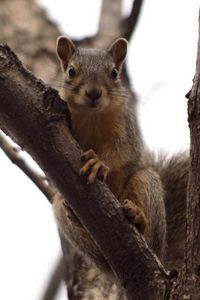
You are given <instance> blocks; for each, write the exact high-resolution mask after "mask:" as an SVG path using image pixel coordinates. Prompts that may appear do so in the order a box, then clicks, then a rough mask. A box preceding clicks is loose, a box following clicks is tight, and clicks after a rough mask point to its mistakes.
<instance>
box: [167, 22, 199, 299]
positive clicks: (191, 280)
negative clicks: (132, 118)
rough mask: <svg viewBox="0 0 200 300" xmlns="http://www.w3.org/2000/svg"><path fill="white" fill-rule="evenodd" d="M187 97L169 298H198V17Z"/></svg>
mask: <svg viewBox="0 0 200 300" xmlns="http://www.w3.org/2000/svg"><path fill="white" fill-rule="evenodd" d="M186 97H188V98H189V100H188V121H189V127H190V141H191V143H190V160H191V163H190V172H189V182H188V194H187V218H186V243H185V264H184V267H183V270H182V272H181V274H180V276H179V278H178V280H177V282H174V287H173V290H172V292H171V296H170V299H173V300H174V299H176V300H177V299H180V300H181V299H192V300H199V299H200V288H199V287H200V217H199V216H200V131H199V128H200V17H199V40H198V49H197V60H196V72H195V76H194V80H193V86H192V90H191V91H190V92H189V93H188V94H187V95H186Z"/></svg>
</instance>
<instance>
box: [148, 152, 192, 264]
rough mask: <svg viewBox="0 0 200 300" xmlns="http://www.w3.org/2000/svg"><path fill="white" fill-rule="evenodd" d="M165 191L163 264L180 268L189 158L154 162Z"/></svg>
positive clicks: (175, 157) (183, 238) (163, 159)
mask: <svg viewBox="0 0 200 300" xmlns="http://www.w3.org/2000/svg"><path fill="white" fill-rule="evenodd" d="M154 167H155V168H156V170H157V172H158V173H159V174H160V177H161V180H162V182H163V186H164V189H165V193H166V194H165V205H166V218H167V249H166V260H165V264H166V266H167V267H168V268H169V269H174V268H178V269H179V268H180V266H181V265H182V263H183V257H184V243H185V221H186V193H187V181H188V172H189V156H188V155H186V154H185V153H184V154H177V155H175V156H173V157H172V158H170V159H167V158H165V157H163V156H162V157H161V158H159V159H157V160H154Z"/></svg>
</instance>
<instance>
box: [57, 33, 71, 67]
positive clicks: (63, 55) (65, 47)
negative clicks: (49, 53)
mask: <svg viewBox="0 0 200 300" xmlns="http://www.w3.org/2000/svg"><path fill="white" fill-rule="evenodd" d="M75 50H76V46H75V45H74V43H73V42H72V41H71V40H70V39H68V38H67V37H65V36H59V37H58V38H57V43H56V51H57V55H58V58H59V59H60V60H61V62H62V64H64V65H67V64H68V62H69V59H70V57H71V56H72V54H73V53H74V51H75Z"/></svg>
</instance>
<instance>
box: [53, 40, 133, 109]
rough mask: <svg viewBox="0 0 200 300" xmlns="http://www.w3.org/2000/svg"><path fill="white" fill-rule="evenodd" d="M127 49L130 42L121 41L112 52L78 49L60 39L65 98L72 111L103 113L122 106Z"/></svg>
mask: <svg viewBox="0 0 200 300" xmlns="http://www.w3.org/2000/svg"><path fill="white" fill-rule="evenodd" d="M127 45H128V42H127V40H126V39H124V38H119V39H117V40H116V41H115V42H114V43H113V44H112V45H111V46H110V47H109V48H108V49H90V48H78V47H76V46H75V45H74V43H73V42H72V41H71V40H70V39H69V38H66V37H63V36H61V37H59V38H58V39H57V55H58V58H59V60H60V62H61V66H62V69H63V72H64V75H65V79H64V86H63V92H64V93H63V96H64V99H65V100H66V101H67V102H68V104H69V107H70V109H72V110H77V111H79V112H80V111H88V112H100V111H103V110H105V109H112V108H113V107H116V106H117V105H120V104H121V103H122V101H123V100H124V97H123V95H124V92H123V93H122V92H121V88H122V84H121V80H120V73H121V68H122V65H123V62H124V60H125V57H126V53H127ZM120 92H121V94H120Z"/></svg>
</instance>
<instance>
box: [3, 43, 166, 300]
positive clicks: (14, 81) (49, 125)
mask: <svg viewBox="0 0 200 300" xmlns="http://www.w3.org/2000/svg"><path fill="white" fill-rule="evenodd" d="M0 74H1V76H0V90H1V93H0V111H1V119H0V127H1V129H2V130H3V131H4V132H5V133H6V134H8V135H9V136H10V137H11V138H12V139H13V140H14V141H15V142H17V143H18V144H19V145H21V146H22V145H23V148H24V149H25V150H26V151H27V152H28V153H29V154H30V155H31V156H32V157H33V158H34V159H35V160H36V162H38V164H39V166H40V167H41V168H42V170H44V172H45V174H47V175H48V177H49V178H50V179H51V180H52V182H53V183H54V184H55V186H56V187H57V189H58V190H59V191H60V192H61V194H62V195H63V196H64V197H65V199H67V201H68V202H69V205H70V206H71V207H72V209H73V210H74V212H75V214H76V215H77V217H78V218H79V220H80V221H81V222H82V224H83V225H84V226H85V227H86V228H87V230H88V231H89V233H90V234H91V236H92V237H93V239H94V240H95V241H96V242H97V244H98V246H99V247H100V249H101V251H102V253H103V254H104V256H105V257H106V259H107V260H108V262H109V264H110V266H111V268H112V269H113V271H114V273H115V274H116V276H117V278H118V279H119V281H120V283H121V285H122V287H124V289H125V291H126V294H127V297H128V299H133V295H134V296H135V299H143V298H145V299H162V298H163V297H164V293H165V285H166V283H167V278H168V274H167V273H165V271H164V269H163V267H162V266H161V265H160V263H159V262H158V261H157V259H156V258H155V256H154V255H153V254H152V252H151V251H150V250H149V249H148V247H147V245H146V243H145V242H144V240H143V239H142V238H141V236H140V235H139V234H138V233H137V231H136V230H134V228H131V226H130V225H129V223H128V222H127V220H126V218H125V216H124V214H123V210H122V208H121V206H120V204H119V202H118V201H117V200H116V199H115V197H114V196H113V195H112V194H111V192H110V191H109V189H108V188H107V186H106V185H105V184H103V183H101V182H97V183H95V184H94V185H93V186H89V185H87V184H86V182H85V180H84V179H82V178H80V175H79V170H80V167H81V160H80V157H81V149H80V148H79V147H78V145H77V143H76V142H75V141H74V139H73V138H72V136H71V134H70V132H69V129H68V126H67V125H68V123H67V122H66V119H67V120H68V118H69V117H68V113H67V112H68V110H67V108H66V106H65V105H64V103H62V100H61V99H60V98H59V96H58V94H57V92H56V91H55V90H53V89H51V88H47V87H45V86H44V85H43V84H42V82H40V81H39V80H37V79H36V78H34V77H33V76H32V75H31V74H30V72H28V71H27V70H25V69H24V68H23V66H22V65H21V63H20V62H19V61H18V59H17V57H16V56H15V55H14V54H13V53H12V52H11V51H10V49H9V48H8V47H6V46H1V47H0ZM91 203H92V207H91ZM99 224H101V227H100V226H99ZM108 228H109V230H107V229H108ZM111 241H112V242H111ZM130 266H134V267H133V268H130ZM127 270H128V271H127ZM141 278H142V280H141ZM150 279H151V280H150ZM141 283H142V286H141ZM136 295H137V296H136Z"/></svg>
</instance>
